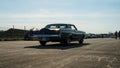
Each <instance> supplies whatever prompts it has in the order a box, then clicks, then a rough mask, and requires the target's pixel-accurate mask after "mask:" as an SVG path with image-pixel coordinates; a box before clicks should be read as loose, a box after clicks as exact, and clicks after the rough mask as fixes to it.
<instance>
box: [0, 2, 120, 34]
mask: <svg viewBox="0 0 120 68" xmlns="http://www.w3.org/2000/svg"><path fill="white" fill-rule="evenodd" d="M49 23H72V24H75V25H76V26H77V28H78V29H79V30H83V31H86V32H87V33H107V32H114V31H116V30H120V0H0V30H2V29H7V28H10V27H12V25H14V26H15V28H20V29H23V27H24V26H26V28H27V29H30V28H32V27H35V28H38V29H40V28H42V27H44V26H45V25H47V24H49Z"/></svg>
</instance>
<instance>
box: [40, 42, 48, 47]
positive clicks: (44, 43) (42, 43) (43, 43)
mask: <svg viewBox="0 0 120 68" xmlns="http://www.w3.org/2000/svg"><path fill="white" fill-rule="evenodd" d="M39 42H40V44H41V45H42V46H45V45H46V43H47V42H46V41H39Z"/></svg>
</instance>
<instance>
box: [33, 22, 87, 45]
mask: <svg viewBox="0 0 120 68" xmlns="http://www.w3.org/2000/svg"><path fill="white" fill-rule="evenodd" d="M32 37H34V38H38V39H39V42H40V44H41V45H43V46H44V45H46V43H47V42H60V43H61V44H64V45H70V44H71V41H78V42H79V44H82V43H83V41H84V37H85V32H83V31H78V30H77V28H76V27H75V25H73V24H48V25H47V26H45V27H44V28H42V29H41V30H39V31H37V32H33V34H32Z"/></svg>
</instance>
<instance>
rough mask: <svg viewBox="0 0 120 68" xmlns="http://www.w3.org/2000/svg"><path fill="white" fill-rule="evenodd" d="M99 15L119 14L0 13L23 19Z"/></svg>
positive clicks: (118, 15)
mask: <svg viewBox="0 0 120 68" xmlns="http://www.w3.org/2000/svg"><path fill="white" fill-rule="evenodd" d="M101 17H120V14H118V13H99V12H96V13H77V14H71V13H50V12H45V13H26V14H25V13H23V14H22V13H20V14H19V13H18V14H0V18H1V19H3V18H4V19H5V18H6V19H7V18H12V19H18V18H19V19H24V18H28V19H31V18H39V19H40V18H101Z"/></svg>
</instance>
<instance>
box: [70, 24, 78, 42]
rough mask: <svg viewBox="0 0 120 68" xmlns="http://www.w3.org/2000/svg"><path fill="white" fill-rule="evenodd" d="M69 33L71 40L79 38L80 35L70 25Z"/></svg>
mask: <svg viewBox="0 0 120 68" xmlns="http://www.w3.org/2000/svg"><path fill="white" fill-rule="evenodd" d="M70 27H71V33H72V40H78V39H79V38H80V34H79V32H78V30H77V28H76V27H75V26H74V25H71V26H70Z"/></svg>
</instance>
